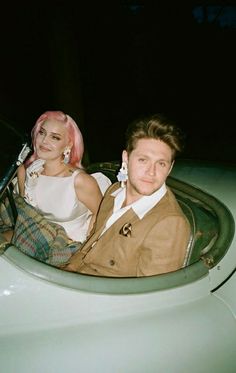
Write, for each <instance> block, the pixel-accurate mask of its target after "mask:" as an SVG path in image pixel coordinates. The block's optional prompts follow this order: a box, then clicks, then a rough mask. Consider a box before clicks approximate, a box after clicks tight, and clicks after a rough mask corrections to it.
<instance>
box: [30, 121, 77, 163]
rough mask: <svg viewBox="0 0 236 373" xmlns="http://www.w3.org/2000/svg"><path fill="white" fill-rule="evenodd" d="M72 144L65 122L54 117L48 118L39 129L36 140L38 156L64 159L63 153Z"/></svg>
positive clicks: (47, 158)
mask: <svg viewBox="0 0 236 373" xmlns="http://www.w3.org/2000/svg"><path fill="white" fill-rule="evenodd" d="M66 146H70V147H71V144H70V142H69V138H68V133H67V129H66V127H65V126H64V125H63V123H61V122H58V121H57V120H54V119H48V120H46V121H45V122H44V123H43V124H42V125H41V128H40V130H39V133H38V134H37V136H36V141H35V148H36V149H35V150H36V153H37V156H38V157H39V158H41V159H45V160H54V159H59V158H60V160H61V159H62V154H63V152H64V150H65V148H66Z"/></svg>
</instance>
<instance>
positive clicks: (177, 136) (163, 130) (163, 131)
mask: <svg viewBox="0 0 236 373" xmlns="http://www.w3.org/2000/svg"><path fill="white" fill-rule="evenodd" d="M140 139H156V140H161V141H163V142H164V143H166V144H167V145H168V146H169V147H170V148H171V150H172V160H173V159H175V157H176V156H177V154H179V153H180V152H182V151H183V145H184V144H183V140H184V136H183V133H182V131H181V130H180V128H178V127H177V126H176V125H175V124H174V123H173V122H172V121H170V120H168V119H167V118H166V117H165V116H163V115H162V114H155V115H152V116H148V117H145V118H142V119H137V120H135V121H133V122H132V123H131V124H130V125H129V126H128V128H127V130H126V150H127V152H128V153H131V152H132V150H134V148H135V147H136V144H137V141H138V140H140Z"/></svg>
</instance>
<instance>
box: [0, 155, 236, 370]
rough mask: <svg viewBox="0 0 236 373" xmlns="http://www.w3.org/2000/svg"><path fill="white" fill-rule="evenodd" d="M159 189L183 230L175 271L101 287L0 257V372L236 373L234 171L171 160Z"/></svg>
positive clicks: (112, 166) (107, 169)
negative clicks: (188, 232)
mask: <svg viewBox="0 0 236 373" xmlns="http://www.w3.org/2000/svg"><path fill="white" fill-rule="evenodd" d="M118 166H119V165H118V163H117V162H107V163H99V164H94V165H92V166H91V167H90V171H91V172H92V171H93V172H94V171H98V170H99V171H103V172H104V173H105V174H106V175H108V176H110V178H111V179H112V180H114V177H115V173H116V170H117V168H118ZM168 185H169V186H170V187H171V188H172V190H173V191H174V192H175V194H176V196H177V198H178V200H179V202H180V204H181V206H182V208H183V210H184V212H185V213H186V215H187V217H188V218H189V220H190V223H191V227H192V236H191V240H190V242H189V247H188V250H189V251H188V258H187V261H186V266H185V267H184V268H183V269H181V270H179V271H176V272H172V273H168V274H163V275H157V276H151V277H144V278H104V277H93V276H89V275H81V274H77V273H69V272H65V271H62V270H59V269H57V268H54V267H51V266H49V265H46V264H43V263H40V262H38V261H36V260H35V259H33V258H31V257H28V256H26V255H25V254H23V253H22V252H20V251H18V250H17V249H16V248H15V247H13V246H10V247H9V248H8V249H7V250H6V251H5V252H4V253H3V254H2V255H1V256H0V279H1V280H0V295H1V297H0V371H1V372H3V373H65V372H66V373H77V372H86V373H144V372H145V373H222V372H225V373H231V372H232V373H235V372H236V274H235V268H236V238H235V235H234V232H235V220H236V166H233V165H220V164H218V165H217V164H214V163H207V162H200V161H199V162H194V161H191V160H177V161H176V164H175V166H174V168H173V170H172V172H171V176H170V177H169V178H168Z"/></svg>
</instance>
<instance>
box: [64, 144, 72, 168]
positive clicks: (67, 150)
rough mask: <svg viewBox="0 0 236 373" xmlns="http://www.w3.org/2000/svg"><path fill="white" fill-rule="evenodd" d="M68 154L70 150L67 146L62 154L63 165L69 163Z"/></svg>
mask: <svg viewBox="0 0 236 373" xmlns="http://www.w3.org/2000/svg"><path fill="white" fill-rule="evenodd" d="M70 152H71V149H70V148H69V146H67V147H66V148H65V150H64V152H63V155H64V159H63V162H64V163H65V164H68V163H69V162H70Z"/></svg>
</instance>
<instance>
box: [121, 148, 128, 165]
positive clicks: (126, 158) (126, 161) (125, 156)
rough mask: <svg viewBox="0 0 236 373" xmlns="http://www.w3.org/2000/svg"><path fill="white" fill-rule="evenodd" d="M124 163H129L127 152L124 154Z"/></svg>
mask: <svg viewBox="0 0 236 373" xmlns="http://www.w3.org/2000/svg"><path fill="white" fill-rule="evenodd" d="M122 162H125V163H128V153H127V151H126V150H123V152H122Z"/></svg>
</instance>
